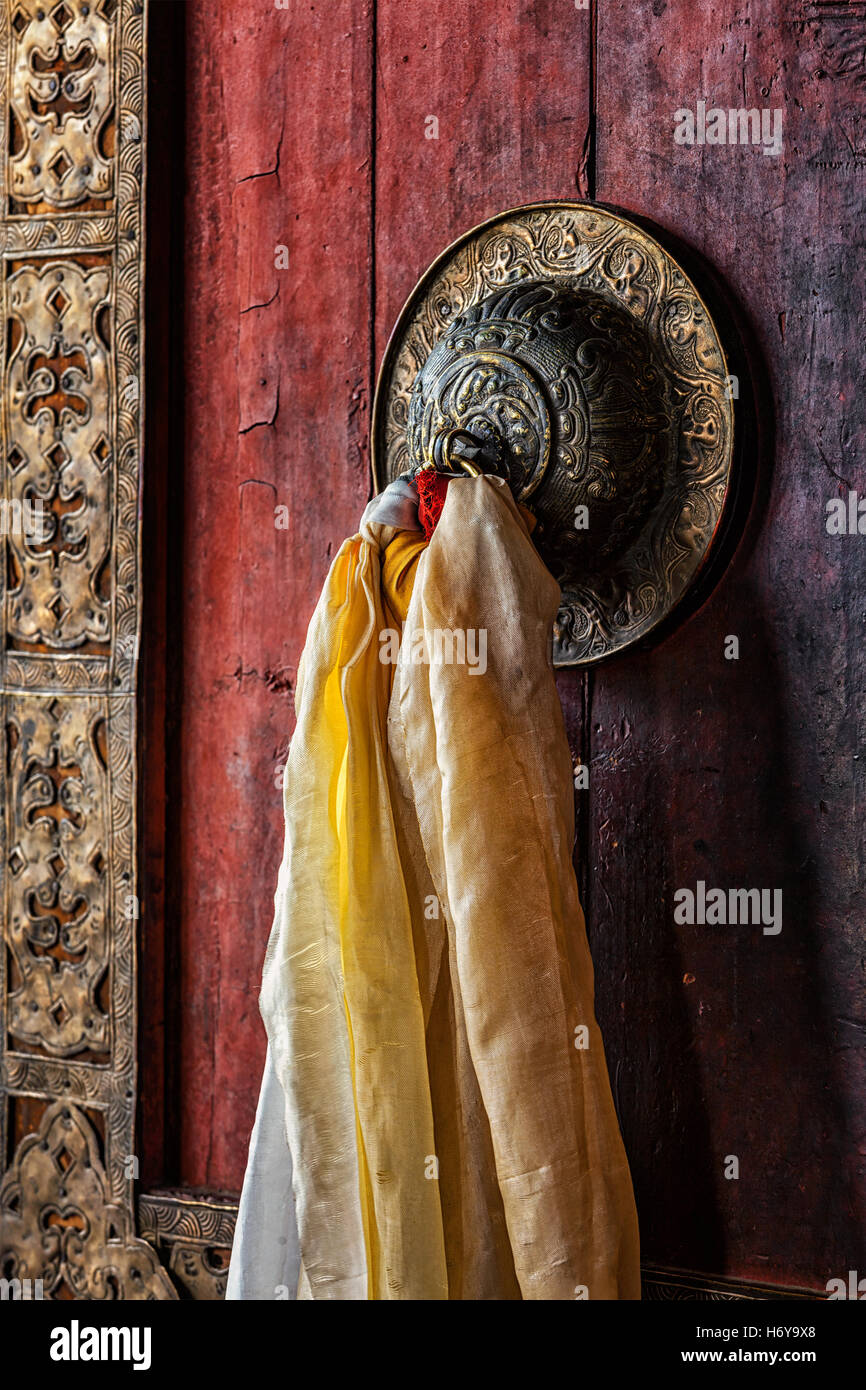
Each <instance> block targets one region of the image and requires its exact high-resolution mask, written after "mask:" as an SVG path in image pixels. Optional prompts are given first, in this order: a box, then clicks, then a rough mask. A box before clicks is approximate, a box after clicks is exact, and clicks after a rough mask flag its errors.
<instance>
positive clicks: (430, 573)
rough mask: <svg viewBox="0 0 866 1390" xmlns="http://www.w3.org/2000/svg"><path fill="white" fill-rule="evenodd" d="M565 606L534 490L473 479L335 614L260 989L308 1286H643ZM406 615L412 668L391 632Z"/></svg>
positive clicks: (392, 545)
mask: <svg viewBox="0 0 866 1390" xmlns="http://www.w3.org/2000/svg"><path fill="white" fill-rule="evenodd" d="M558 598H559V592H558V588H557V585H556V583H555V581H554V580H553V578H552V577H551V575H550V574H549V572H548V571H547V569H546V568H545V567H544V565H543V564H542V562H541V561H540V559H539V557H538V555H537V552H536V551H535V548H534V546H533V545H532V542H531V540H530V539H529V536H528V532H527V527H526V523H525V521H524V520H523V518H522V516H521V513H520V510H519V509H518V507H517V506H516V504H515V503H514V501H513V499H512V498H511V495H510V493H509V491H508V489H507V488H506V487H505V486H504V485H501V484H498V483H496V482H495V481H492V480H489V479H485V478H466V479H457V480H455V481H453V482H452V483H451V484H450V486H449V490H448V495H447V500H446V503H445V507H444V510H443V513H442V516H441V518H440V521H439V524H438V526H437V528H436V531H435V532H434V534H433V538H432V540H431V542H430V544H429V546H427V545H426V544H425V542H424V540H423V539H419V537H418V536H417V534H415V533H408V532H398V531H395V530H394V529H393V528H391V527H386V526H381V525H376V524H375V522H367V523H364V524H363V525H362V529H361V533H360V534H359V535H357V536H355V537H353V538H352V539H350V540H348V541H346V542H345V543H344V545H343V546H342V547H341V549H340V551H339V554H338V555H337V557H336V559H335V561H334V563H333V566H332V568H331V572H330V574H329V576H328V579H327V582H326V585H325V589H324V592H323V594H322V596H321V599H320V601H319V604H318V606H317V608H316V612H315V614H314V616H313V620H312V623H311V625H310V630H309V633H308V636H307V643H306V646H305V649H304V653H303V657H302V660H301V664H300V669H299V673H298V682H297V690H296V710H297V728H296V731H295V734H294V737H293V740H292V747H291V753H290V756H289V761H288V765H287V770H286V778H285V787H284V807H285V820H286V837H285V852H284V856H283V861H282V865H281V868H280V877H279V883H278V887H277V894H276V915H275V920H274V927H273V930H272V933H271V939H270V942H269V944H268V951H267V956H266V960H265V967H264V972H263V981H262V993H261V1001H260V1002H261V1009H262V1015H263V1018H264V1021H265V1025H266V1028H267V1032H268V1038H269V1042H270V1047H271V1054H272V1057H273V1061H274V1066H275V1069H276V1073H277V1076H278V1077H279V1080H280V1083H281V1086H282V1089H283V1092H284V1094H285V1098H286V1131H287V1135H288V1140H289V1145H290V1148H291V1152H292V1157H293V1161H294V1179H293V1181H294V1194H295V1205H296V1217H297V1223H298V1232H299V1239H300V1249H301V1258H302V1265H301V1277H300V1285H299V1291H298V1296H299V1297H301V1298H315V1299H327V1298H333V1299H521V1298H524V1299H559V1298H568V1299H573V1298H590V1299H599V1298H603V1299H605V1298H626V1299H628V1298H639V1297H640V1278H639V1266H638V1236H637V1220H636V1215H635V1209H634V1200H633V1196H632V1188H631V1180H630V1176H629V1171H628V1166H627V1162H626V1158H625V1153H624V1150H623V1146H622V1140H621V1138H620V1134H619V1128H618V1125H617V1119H616V1114H615V1111H614V1106H613V1101H612V1097H611V1093H610V1087H609V1082H608V1076H607V1069H606V1064H605V1059H604V1052H603V1047H602V1040H601V1036H600V1034H599V1031H598V1028H597V1026H596V1023H595V1017H594V1012H593V976H592V964H591V960H590V957H589V951H588V947H587V942H586V934H585V929H584V923H583V917H582V913H581V909H580V904H579V901H578V897H577V886H576V882H575V878H574V872H573V868H572V864H571V848H572V841H573V798H572V786H571V775H570V771H571V760H570V754H569V750H568V745H567V741H566V737H565V731H564V727H563V721H562V713H561V709H560V705H559V700H558V697H557V694H556V688H555V685H554V681H553V672H552V667H551V662H550V633H551V628H552V622H553V618H554V615H555V612H556V607H557V603H558ZM404 619H405V625H404V627H403V635H402V643H401V646H400V653H401V657H402V658H403V659H401V660H400V661H398V662H397V664H396V666H395V665H393V664H389V662H387V661H385V660H383V659H382V656H383V655H384V654H385V652H386V650H387V644H386V643H384V641H383V636H382V634H384V633H386V632H387V631H389V630H394V629H396V630H397V631H398V632H399V629H400V627H401V623H403V620H404ZM443 632H444V633H448V634H451V635H452V637H453V635H454V634H464V635H465V634H467V633H470V634H474V635H475V637H476V639H477V637H478V634H480V633H481V632H483V633H484V634H485V637H484V641H485V642H486V648H485V656H486V669H484V671H483V672H482V670H481V664H480V663H479V662H478V661H476V663H475V665H474V667H473V665H472V664H471V662H470V661H468V660H464V661H460V660H448V659H447V656H445V655H443V659H441V660H436V659H435V658H433V657H431V656H430V654H432V653H435V652H436V651H437V650H438V651H439V652H440V653H443V652H444V650H445V649H443V648H441V647H438V646H437V635H438V634H441V633H443ZM417 638H420V639H421V640H420V641H416V639H417ZM466 646H467V650H469V649H470V646H471V644H470V643H467V644H466ZM478 649H479V643H478V641H477V640H476V643H475V645H474V648H473V650H474V651H475V652H476V655H477V652H478ZM451 650H452V652H453V651H454V650H455V649H454V648H453V647H452V648H451ZM457 650H458V651H459V650H461V648H460V645H459V643H458V647H457ZM425 651H426V653H427V654H428V657H427V659H423V658H420V657H419V659H407V658H409V657H410V656H411V655H412V653H422V652H425Z"/></svg>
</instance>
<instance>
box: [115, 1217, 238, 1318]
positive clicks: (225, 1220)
mask: <svg viewBox="0 0 866 1390" xmlns="http://www.w3.org/2000/svg"><path fill="white" fill-rule="evenodd" d="M237 1215H238V1207H237V1201H236V1200H234V1199H233V1198H231V1197H226V1196H222V1195H220V1194H219V1193H209V1194H207V1195H206V1196H205V1195H202V1194H200V1193H199V1194H195V1193H191V1192H154V1193H149V1194H148V1195H147V1196H146V1197H142V1198H141V1200H140V1201H139V1204H138V1221H139V1227H140V1230H141V1234H142V1235H143V1236H145V1237H146V1238H147V1239H148V1240H149V1241H150V1242H151V1244H152V1245H153V1246H154V1247H155V1248H156V1249H157V1250H158V1251H159V1254H160V1256H161V1257H162V1258H163V1259H164V1261H165V1263H166V1264H167V1266H168V1268H169V1269H170V1270H171V1273H172V1276H173V1278H174V1281H175V1283H176V1285H177V1286H178V1287H179V1289H180V1291H181V1297H182V1298H187V1299H195V1300H196V1302H201V1301H210V1302H213V1301H214V1300H217V1299H221V1298H225V1292H226V1283H227V1280H228V1266H229V1258H230V1256H231V1249H232V1241H233V1239H234V1233H235V1223H236V1221H237Z"/></svg>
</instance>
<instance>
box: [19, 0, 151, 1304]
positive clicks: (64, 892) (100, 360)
mask: <svg viewBox="0 0 866 1390" xmlns="http://www.w3.org/2000/svg"><path fill="white" fill-rule="evenodd" d="M144 23H145V12H144V6H143V5H142V4H140V3H137V0H120V3H116V0H95V2H94V3H90V4H85V3H83V2H82V0H63V3H60V4H55V5H50V4H41V3H39V0H6V3H4V4H3V5H2V7H0V78H2V82H3V84H4V90H5V92H6V94H7V96H8V105H7V102H5V101H4V103H3V112H4V113H5V115H4V120H3V124H2V130H0V143H2V149H0V171H2V181H0V212H2V222H0V247H2V270H3V274H2V296H3V320H4V323H5V329H4V334H3V343H4V348H3V359H2V380H0V388H2V399H3V410H2V459H3V498H4V505H5V508H6V510H5V512H4V517H9V516H14V515H15V511H14V508H15V506H16V505H18V506H19V507H21V506H23V505H24V504H27V505H28V506H31V507H37V508H41V522H42V524H41V526H40V528H39V530H38V533H36V532H35V531H32V530H31V531H30V532H28V531H27V530H26V528H25V529H22V528H20V527H19V528H16V527H15V526H14V525H11V526H10V525H7V526H6V527H5V548H6V563H5V564H4V566H3V581H2V582H3V586H4V587H3V592H2V607H0V612H2V645H0V699H2V704H3V716H2V727H3V734H4V742H5V750H4V751H5V755H4V758H3V760H2V774H0V777H2V781H0V823H2V836H3V853H2V858H0V874H2V900H3V921H4V935H5V948H4V950H3V952H2V960H0V1049H2V1055H0V1083H2V1104H0V1129H2V1133H0V1154H2V1157H3V1161H4V1163H6V1162H8V1164H9V1171H8V1173H7V1176H6V1179H5V1180H4V1184H3V1189H2V1198H0V1203H2V1207H3V1221H2V1238H0V1265H2V1272H3V1274H6V1275H8V1276H9V1277H19V1278H31V1279H35V1278H42V1279H43V1280H44V1281H45V1283H46V1289H47V1290H49V1291H50V1292H51V1293H52V1295H55V1294H56V1295H58V1296H66V1297H69V1296H74V1297H80V1298H84V1297H86V1298H111V1297H126V1298H136V1297H139V1298H146V1297H160V1298H166V1297H173V1296H174V1291H173V1289H172V1286H171V1284H170V1282H169V1281H168V1280H167V1279H166V1277H165V1275H164V1274H163V1273H162V1272H161V1271H160V1269H159V1265H158V1261H157V1260H156V1258H155V1256H154V1254H153V1252H152V1251H150V1250H149V1249H148V1247H147V1245H146V1244H145V1243H143V1242H142V1241H139V1240H137V1239H136V1237H135V1232H134V1220H133V1205H132V1191H133V1180H134V1177H135V1173H136V1156H135V1145H134V1137H133V1129H134V1111H135V1094H136V1056H135V1009H136V958H135V934H136V928H137V923H138V918H139V904H138V897H137V885H136V845H135V827H136V814H135V801H136V768H135V738H136V713H135V691H136V668H137V661H136V658H137V651H138V632H139V597H140V595H139V535H138V493H139V466H140V451H141V430H142V420H141V407H140V401H141V394H142V393H141V322H142V279H143V235H142V232H143V224H142V206H143V157H144V139H143V137H144V88H143V81H144ZM15 1097H33V1098H42V1099H43V1100H44V1101H47V1102H48V1105H47V1108H46V1109H45V1110H44V1114H43V1117H42V1122H41V1127H40V1129H39V1131H38V1133H30V1134H27V1133H25V1134H24V1135H20V1134H19V1135H18V1143H17V1148H16V1149H15V1151H14V1152H11V1151H10V1150H11V1149H12V1147H13V1145H12V1139H13V1136H12V1134H9V1135H8V1137H7V1129H6V1126H7V1118H8V1114H9V1105H10V1099H14V1098H15ZM94 1117H100V1123H99V1126H98V1129H97V1128H95V1127H94Z"/></svg>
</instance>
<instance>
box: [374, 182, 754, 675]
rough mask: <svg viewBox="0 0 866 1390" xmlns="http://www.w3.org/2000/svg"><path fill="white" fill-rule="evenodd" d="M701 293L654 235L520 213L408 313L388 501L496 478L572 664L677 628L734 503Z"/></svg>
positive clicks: (391, 428) (443, 269)
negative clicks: (535, 561)
mask: <svg viewBox="0 0 866 1390" xmlns="http://www.w3.org/2000/svg"><path fill="white" fill-rule="evenodd" d="M728 383H729V377H728V373H727V365H726V360H725V355H724V351H723V349H722V346H721V343H720V341H719V337H718V334H717V332H716V329H715V327H714V325H713V323H712V320H711V318H710V315H709V313H708V311H707V309H706V307H705V305H704V304H703V302H702V301H701V299H700V297H699V295H698V293H697V291H696V290H695V288H694V286H693V285H692V284H691V282H690V281H689V280H688V278H687V277H686V275H685V274H684V272H683V271H682V270H681V269H680V268H679V267H678V266H677V265H676V264H675V262H674V261H673V260H672V258H671V257H670V256H669V255H668V253H667V252H666V251H664V250H663V248H662V247H661V246H660V245H659V244H658V243H657V242H656V241H654V240H653V238H651V237H650V236H648V234H647V233H646V232H645V231H643V229H642V228H640V227H637V226H636V225H634V224H632V223H630V222H628V221H626V220H625V219H624V218H622V217H620V216H617V215H616V214H614V213H611V212H608V211H606V210H603V209H600V208H595V207H590V206H588V205H585V204H577V203H556V204H539V205H536V206H531V207H527V208H522V209H518V210H517V211H515V212H511V213H504V214H502V215H501V216H500V217H497V218H494V219H493V220H492V221H491V222H488V223H485V224H484V225H483V226H482V227H479V228H476V229H475V230H474V231H472V232H469V233H467V235H466V236H465V237H463V238H462V239H461V240H460V241H459V242H457V243H455V245H454V246H453V247H451V248H450V249H449V250H448V251H446V252H445V253H444V254H443V255H442V256H441V257H440V258H439V260H438V261H436V262H435V263H434V265H433V266H432V267H431V269H430V270H429V271H428V272H427V274H426V275H425V276H424V277H423V279H422V280H421V282H420V283H419V285H418V286H417V287H416V289H415V291H414V293H413V295H412V296H411V297H410V299H409V301H408V303H407V305H406V307H405V308H404V310H403V313H402V314H401V316H400V319H399V321H398V323H397V327H396V328H395V330H394V334H393V336H392V339H391V342H390V343H389V345H388V349H387V351H386V354H385V360H384V362H383V364H382V370H381V374H380V379H379V385H378V389H377V395H376V405H375V409H374V442H373V459H374V469H375V471H376V480H377V483H378V485H380V486H381V485H383V484H384V483H386V482H388V481H390V480H391V479H392V478H393V477H395V476H397V474H399V473H401V472H409V473H413V472H415V471H417V470H418V469H419V468H424V467H427V468H429V467H435V468H437V469H439V470H440V471H443V472H450V473H453V472H464V473H465V472H488V473H495V474H497V475H498V476H500V477H504V478H506V479H507V480H508V482H509V484H510V486H511V488H512V490H513V492H514V495H515V497H517V499H518V500H519V501H521V502H523V503H524V504H525V505H527V506H529V507H530V508H531V509H532V510H533V511H534V513H535V515H536V517H537V521H538V526H537V529H536V531H535V533H534V539H535V540H536V542H537V544H538V547H539V550H540V551H541V554H542V556H543V557H544V559H545V561H546V563H547V564H548V566H549V568H550V569H551V571H552V573H553V574H554V575H555V576H556V578H557V580H558V581H559V583H560V586H561V588H562V594H563V603H562V608H561V610H560V614H559V619H558V621H557V626H556V632H555V634H554V659H555V660H556V661H557V663H558V664H560V665H576V664H582V663H586V662H592V661H597V660H599V659H600V658H601V657H604V656H607V655H609V654H610V653H611V652H613V651H616V650H619V649H621V648H622V647H624V646H627V645H629V644H631V643H632V642H634V641H636V640H638V639H639V638H642V637H644V636H645V635H646V634H647V632H649V631H650V630H651V629H652V628H653V627H655V626H656V625H657V624H658V623H659V622H660V621H661V620H662V618H664V617H666V616H667V614H668V613H669V612H670V610H671V609H672V608H673V607H674V605H675V604H676V603H677V602H678V600H679V599H680V598H681V597H682V595H683V593H684V592H685V590H686V588H687V587H688V586H689V584H690V583H691V582H692V580H693V579H694V577H695V576H696V574H697V572H698V570H699V569H700V567H701V565H702V564H703V562H704V559H705V557H706V554H707V551H708V550H709V547H710V545H711V543H712V541H713V538H714V535H715V533H716V531H717V528H718V524H719V520H720V517H721V513H722V508H723V505H724V501H725V497H726V493H727V489H728V481H729V474H730V467H731V459H732V452H733V401H732V399H731V396H732V393H731V392H730V391H729V390H728Z"/></svg>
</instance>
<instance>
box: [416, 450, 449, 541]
mask: <svg viewBox="0 0 866 1390" xmlns="http://www.w3.org/2000/svg"><path fill="white" fill-rule="evenodd" d="M415 482H416V483H417V485H418V520H419V521H420V522H421V525H422V526H423V527H424V535H425V536H426V537H427V539H428V541H429V539H430V537H431V536H432V535H433V532H434V531H435V530H436V523H437V521H438V520H439V518H440V516H441V515H442V508H443V507H444V505H445V494H446V493H447V491H448V483H449V482H450V479H449V478H446V477H444V476H443V474H441V473H437V472H436V470H435V469H434V468H422V469H421V471H420V472H418V473H416V474H415Z"/></svg>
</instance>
